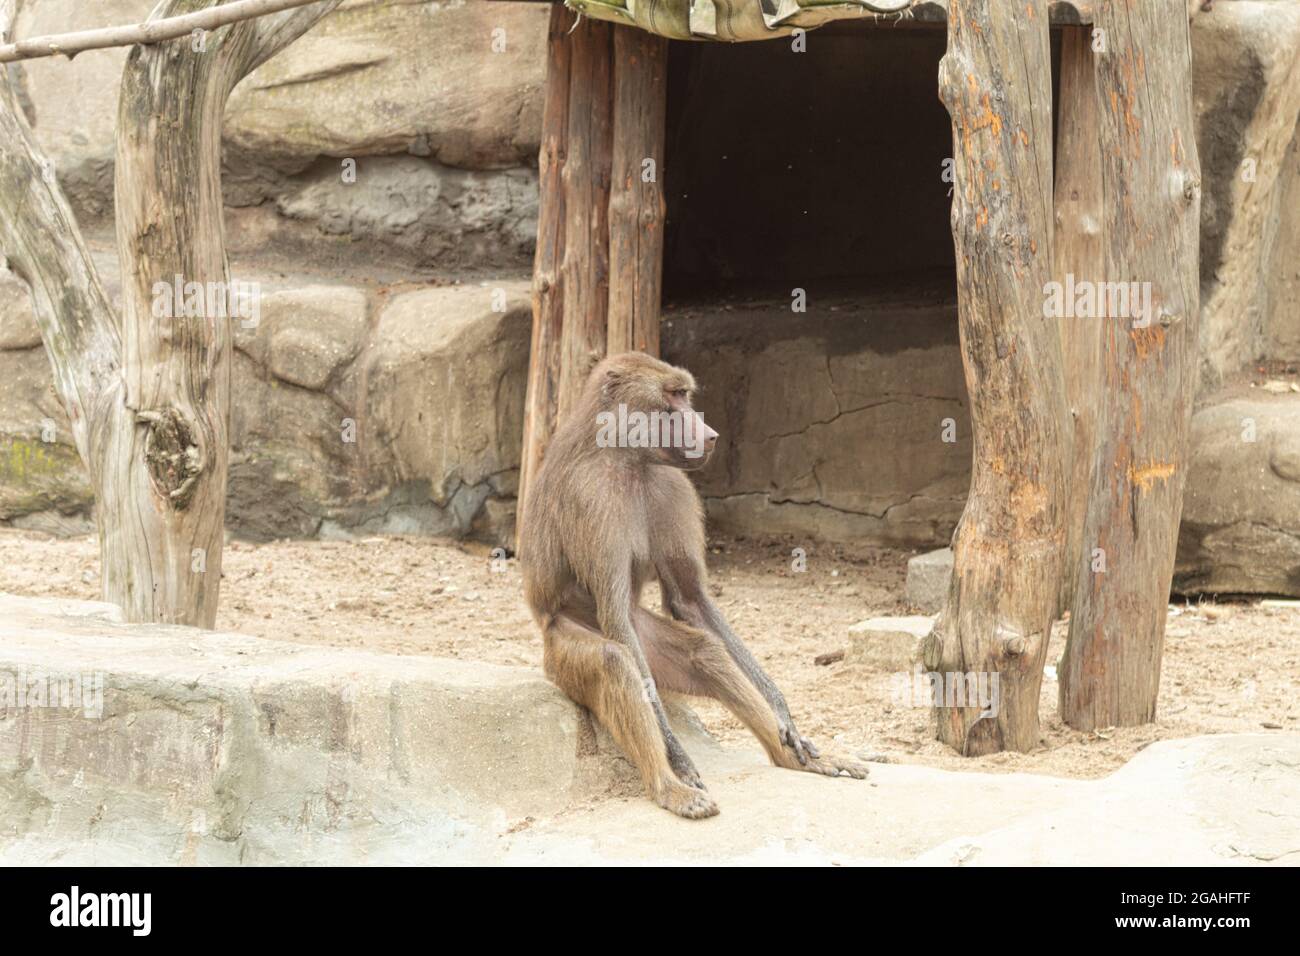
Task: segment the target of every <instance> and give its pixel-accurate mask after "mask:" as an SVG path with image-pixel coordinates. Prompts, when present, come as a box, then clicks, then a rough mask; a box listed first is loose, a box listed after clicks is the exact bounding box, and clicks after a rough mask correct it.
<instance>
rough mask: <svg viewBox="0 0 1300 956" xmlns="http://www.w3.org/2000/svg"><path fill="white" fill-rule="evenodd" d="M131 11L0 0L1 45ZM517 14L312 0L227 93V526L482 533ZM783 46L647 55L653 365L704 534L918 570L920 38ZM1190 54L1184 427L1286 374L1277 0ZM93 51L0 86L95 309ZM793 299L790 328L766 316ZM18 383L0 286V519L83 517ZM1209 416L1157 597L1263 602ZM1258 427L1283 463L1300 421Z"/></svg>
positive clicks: (108, 171)
mask: <svg viewBox="0 0 1300 956" xmlns="http://www.w3.org/2000/svg"><path fill="white" fill-rule="evenodd" d="M152 5H153V0H101V2H99V3H96V4H93V5H84V4H77V3H73V2H72V0H22V2H21V5H20V9H19V18H18V24H17V32H18V34H19V35H20V36H30V35H33V34H36V33H41V32H54V31H59V30H64V29H68V28H69V27H70V25H76V26H84V27H93V26H98V25H105V24H110V23H124V22H128V21H132V20H138V19H141V18H142V17H144V16H145V15H147V13H148V12H149V10H150V9H151V7H152ZM545 25H546V10H545V8H544V5H541V4H532V3H500V2H493V3H486V2H478V0H452V2H446V3H436V2H419V0H413V2H405V0H348V2H345V3H344V4H343V5H342V6H340V8H339V9H338V10H337V11H335V12H334V13H332V14H331V15H330V16H328V17H327V18H325V19H324V20H323V21H322V22H321V23H320V24H319V25H318V26H317V28H315V29H314V30H313V31H312V32H311V33H310V34H309V35H307V36H306V37H304V38H303V39H302V40H301V41H299V42H298V43H296V44H294V45H293V46H291V47H290V48H289V49H288V50H286V51H285V53H283V54H281V55H280V56H278V57H276V58H275V59H273V60H272V61H270V62H268V63H267V64H265V65H264V66H263V67H262V68H261V69H259V70H258V71H256V72H255V73H254V74H253V75H251V76H250V77H249V78H248V79H247V80H245V82H244V83H243V84H241V85H240V87H239V88H238V89H237V90H236V91H235V94H234V96H233V97H232V100H231V103H230V107H229V110H228V113H227V119H226V126H225V131H224V154H223V155H224V164H223V165H224V175H223V183H224V189H225V195H226V202H227V245H228V249H229V252H230V256H231V261H232V269H233V270H234V272H235V273H236V275H237V276H238V277H239V278H241V279H242V280H244V281H255V282H257V283H258V284H259V285H260V287H261V289H262V292H263V299H262V310H261V311H262V314H261V321H260V323H259V325H258V326H257V327H256V328H253V329H240V330H239V335H238V341H237V349H238V351H237V355H236V359H235V367H234V374H235V392H234V394H235V407H234V410H233V421H232V436H233V456H232V469H231V481H230V496H231V497H230V510H229V522H230V526H231V528H232V530H233V531H234V532H235V533H238V534H245V535H251V536H255V537H268V536H282V535H317V534H319V535H331V534H346V533H352V532H354V531H362V532H371V531H381V532H382V531H394V532H398V531H401V532H418V533H446V534H466V533H480V534H484V535H486V536H487V537H489V538H491V539H494V540H499V541H503V542H504V541H506V540H508V539H509V538H510V527H511V523H512V519H513V515H512V506H513V495H514V492H515V482H516V481H517V467H518V446H519V434H520V429H521V418H522V395H523V388H524V380H525V377H526V364H527V343H528V308H527V277H528V271H529V268H530V263H531V248H532V242H533V236H534V232H535V228H536V208H537V199H536V171H535V162H536V161H535V156H536V150H537V138H538V128H539V123H540V110H541V92H542V81H543V72H544V44H545ZM810 41H811V43H812V44H813V46H812V47H810V52H809V53H808V54H807V55H804V56H802V57H801V56H799V55H796V54H793V53H792V52H791V51H790V50H789V44H788V43H785V42H782V41H777V42H775V43H771V44H758V45H750V46H744V47H731V46H725V45H720V46H711V47H704V46H699V45H682V46H677V47H675V49H674V51H673V66H674V71H673V74H672V83H671V86H670V101H669V126H670V128H669V142H668V157H667V162H666V164H665V169H666V172H665V175H666V177H667V178H666V187H667V191H668V196H669V223H668V235H667V240H668V250H667V256H666V275H665V285H666V289H667V290H668V297H669V302H668V305H667V308H666V314H665V326H664V350H665V354H666V356H667V357H668V358H670V359H672V360H674V361H678V362H681V363H682V364H685V365H687V366H689V367H691V368H693V369H695V370H696V371H697V373H699V374H700V377H701V379H702V380H703V382H704V383H705V385H706V389H705V391H704V394H703V395H702V397H701V403H702V406H703V408H704V410H705V412H706V414H707V415H709V417H710V418H711V419H712V420H713V421H714V422H715V423H716V424H717V425H718V426H719V430H720V431H721V432H722V436H723V437H722V442H723V446H722V453H721V455H720V456H719V461H720V463H719V464H718V465H717V466H715V467H713V468H711V469H710V470H709V471H708V472H707V473H706V474H704V475H703V476H702V477H701V490H702V492H703V493H704V495H705V497H706V501H707V504H708V508H709V512H710V516H711V518H712V520H713V521H714V522H715V525H716V526H717V527H719V528H722V529H726V530H731V531H736V532H739V533H751V532H762V533H787V534H791V535H794V536H806V537H808V538H809V539H810V540H811V539H829V540H842V541H856V542H867V543H872V542H875V543H889V544H896V545H903V546H915V547H923V548H929V547H934V546H940V545H943V544H945V543H946V542H947V540H948V538H949V536H950V534H951V532H952V529H953V527H954V525H955V523H956V521H957V519H958V517H959V516H960V513H961V508H962V504H963V500H964V496H965V493H966V487H967V483H968V479H969V468H970V455H971V444H970V434H969V424H968V420H967V417H968V416H967V407H966V396H965V392H964V382H963V375H962V369H961V362H960V355H959V352H958V349H957V336H956V320H955V307H954V304H953V302H952V300H951V277H950V276H949V275H948V274H947V270H950V268H951V240H950V236H949V232H948V224H947V198H946V195H945V194H944V189H945V185H944V183H943V181H942V178H941V176H940V173H941V160H942V155H941V154H942V153H943V152H944V150H945V148H946V146H947V140H946V136H947V131H946V122H947V120H946V116H945V115H944V114H943V111H942V108H941V107H940V106H938V105H937V102H936V101H935V99H934V86H933V77H934V74H935V70H936V69H937V60H938V57H939V56H940V55H941V54H942V49H943V41H942V34H940V33H930V32H926V31H921V30H914V31H897V32H896V33H895V32H891V31H875V32H872V33H868V34H863V33H861V32H857V33H855V32H853V29H852V28H838V27H837V28H832V29H828V30H824V31H818V32H815V33H813V34H810ZM1193 44H1194V55H1195V69H1196V76H1195V86H1194V97H1195V102H1196V105H1197V111H1198V117H1199V129H1198V136H1199V141H1200V148H1201V155H1202V164H1203V168H1204V169H1203V171H1204V191H1205V202H1204V219H1203V223H1202V267H1203V268H1202V289H1203V303H1204V309H1203V316H1202V330H1203V350H1202V351H1203V356H1202V369H1201V371H1202V379H1203V382H1204V384H1205V387H1204V389H1203V398H1202V404H1203V405H1204V406H1205V409H1207V410H1212V409H1214V408H1216V407H1218V406H1219V405H1221V404H1223V402H1225V401H1232V400H1235V399H1234V398H1232V396H1231V395H1229V396H1228V397H1226V398H1225V397H1223V396H1216V394H1215V392H1214V390H1215V389H1217V388H1218V387H1219V386H1220V385H1221V384H1223V383H1228V384H1232V383H1233V382H1234V381H1235V380H1237V379H1239V378H1240V376H1241V374H1242V371H1243V369H1247V368H1250V367H1253V366H1254V365H1255V364H1256V363H1258V362H1260V361H1261V360H1282V362H1283V365H1285V363H1286V361H1287V360H1291V361H1295V360H1297V359H1300V306H1297V295H1298V294H1300V139H1298V138H1297V132H1298V130H1300V127H1298V126H1297V119H1298V118H1300V54H1298V53H1297V51H1298V50H1300V2H1297V0H1221V2H1219V3H1218V4H1216V5H1215V6H1214V8H1213V9H1212V10H1211V11H1209V12H1202V13H1199V14H1198V15H1197V16H1196V18H1195V20H1194V23H1193ZM867 54H869V55H867ZM124 56H125V52H124V51H122V50H108V51H95V52H91V53H86V54H83V55H80V56H78V57H77V59H76V60H75V61H73V62H71V63H69V62H66V61H63V60H55V59H45V60H36V61H31V62H28V63H24V64H21V65H18V66H14V67H12V68H11V69H12V71H13V74H14V76H15V77H16V79H17V80H18V85H19V88H20V91H21V93H22V96H23V100H24V104H25V107H26V109H27V111H28V114H29V117H30V118H31V119H32V121H33V123H34V127H35V130H36V133H37V136H38V138H39V139H40V141H41V142H42V144H43V146H44V147H45V148H46V150H47V151H49V153H50V155H51V156H52V158H53V160H54V162H55V165H56V169H57V170H58V173H59V176H60V178H61V181H62V182H63V184H64V186H65V188H66V189H67V191H68V193H69V195H70V197H71V198H72V200H73V203H74V206H75V207H76V209H77V211H78V215H79V217H80V218H81V219H82V221H83V224H84V226H85V228H86V232H87V234H88V237H89V239H90V243H91V246H92V250H93V251H94V253H95V256H96V260H97V262H98V263H99V265H100V268H101V271H102V272H103V274H104V276H105V279H106V282H107V284H108V286H109V288H110V292H111V293H114V294H115V291H116V271H117V266H116V254H115V251H114V249H113V245H112V232H111V227H112V164H113V126H114V122H113V118H114V114H115V108H116V106H115V104H116V95H117V85H118V78H119V74H120V71H121V67H122V62H123V59H124ZM756 74H762V75H763V76H764V78H765V82H764V84H762V87H761V89H762V96H755V97H751V98H746V99H745V100H744V102H743V103H741V104H740V105H738V106H737V107H736V108H735V109H734V110H733V109H730V108H728V107H727V106H726V102H727V101H726V99H725V98H724V97H721V96H720V95H719V91H720V90H728V89H744V88H745V84H746V82H747V78H748V77H751V76H753V75H756ZM835 83H839V84H841V86H844V85H845V84H847V87H846V89H847V88H849V87H854V88H856V87H863V88H867V87H870V88H873V89H876V90H878V93H879V95H877V96H874V97H863V98H861V99H860V100H854V99H853V98H852V97H851V95H850V93H849V92H846V89H841V88H840V86H834V87H833V88H832V87H828V85H827V84H832V85H833V84H835ZM809 90H815V91H817V95H816V96H810V95H809V94H808V91H809ZM71 103H75V104H76V108H75V109H71V108H69V104H71ZM755 104H758V105H760V106H762V109H758V107H757V106H755ZM773 112H775V113H776V114H777V115H778V117H779V119H778V120H776V121H772V120H770V117H771V116H772V114H773ZM764 117H769V119H765V118H764ZM767 123H771V124H772V125H771V126H770V127H768V126H765V125H764V124H767ZM873 157H874V158H873ZM1247 171H1249V175H1247ZM756 197H758V198H756ZM828 217H829V218H828ZM784 221H789V222H792V223H794V227H791V228H789V229H785V228H782V222H784ZM824 221H829V222H833V223H835V228H833V229H826V228H824V227H819V226H817V225H815V224H814V222H816V223H820V222H824ZM795 227H797V228H795ZM886 233H889V234H891V235H897V236H901V237H906V239H907V241H906V242H904V241H902V240H901V239H899V240H889V239H883V238H882V237H884V236H885V234H886ZM904 275H906V278H904ZM719 280H724V281H719ZM795 287H800V288H803V289H804V291H805V292H806V294H807V305H806V311H802V312H799V311H793V310H792V309H791V308H790V303H789V301H788V300H784V301H783V299H782V297H784V296H787V295H788V294H789V290H790V289H792V288H795ZM50 382H51V380H50V373H49V369H48V366H47V364H46V361H45V357H44V355H43V350H42V348H41V346H40V344H39V336H38V334H37V333H36V330H35V326H34V324H33V322H32V320H31V316H30V309H29V306H28V304H27V300H26V294H25V291H24V290H23V289H22V287H21V285H20V284H19V283H17V281H16V280H14V279H13V278H12V277H11V276H8V274H7V273H2V272H0V522H5V523H12V524H27V525H33V526H39V527H49V528H51V529H53V530H69V529H76V528H84V527H86V526H87V524H86V515H87V512H88V508H89V506H90V504H91V496H90V491H89V488H88V486H87V483H86V480H85V477H84V472H83V469H82V468H81V466H80V463H79V462H78V461H77V458H76V454H75V451H74V450H73V448H72V446H71V444H70V442H69V434H68V429H67V425H66V418H65V417H64V414H63V412H62V409H61V408H60V406H59V403H58V402H57V400H56V398H55V396H54V394H53V391H52V388H51V384H50ZM1233 415H1236V411H1233V412H1232V413H1231V414H1229V413H1226V412H1223V413H1220V412H1216V413H1213V414H1209V413H1205V414H1202V415H1201V416H1198V419H1197V426H1196V430H1195V441H1196V443H1197V449H1198V453H1197V457H1196V459H1195V461H1194V464H1193V467H1194V473H1193V475H1192V476H1191V478H1190V480H1189V505H1188V522H1187V528H1186V529H1185V534H1184V547H1183V548H1182V549H1181V550H1180V565H1179V568H1180V570H1179V575H1180V578H1179V580H1180V581H1181V582H1183V584H1184V585H1185V586H1186V587H1187V588H1189V589H1210V590H1212V589H1216V588H1221V587H1234V588H1235V587H1239V586H1240V587H1251V588H1263V587H1268V588H1277V587H1284V588H1285V589H1288V590H1293V591H1294V590H1295V589H1298V588H1300V584H1293V583H1290V582H1292V577H1290V576H1289V575H1290V572H1289V571H1285V570H1281V571H1278V572H1277V573H1272V572H1270V573H1268V574H1261V575H1255V576H1254V578H1253V580H1254V583H1253V584H1250V583H1249V582H1244V581H1243V579H1242V578H1241V576H1240V575H1238V576H1237V577H1232V576H1231V575H1226V576H1225V575H1224V574H1221V573H1220V571H1222V570H1223V569H1225V568H1230V567H1235V566H1239V565H1241V564H1243V562H1244V561H1245V557H1244V556H1245V555H1246V553H1247V552H1248V551H1250V550H1251V549H1252V548H1255V545H1250V546H1247V545H1246V544H1244V543H1243V542H1244V541H1245V538H1244V537H1243V534H1244V532H1242V529H1243V528H1250V529H1254V530H1253V531H1252V532H1251V533H1252V534H1257V533H1258V534H1263V535H1265V536H1267V535H1269V534H1272V533H1273V531H1271V530H1269V529H1274V530H1276V529H1279V528H1280V529H1282V532H1281V533H1283V534H1284V535H1285V536H1288V537H1287V539H1286V540H1283V541H1281V543H1280V544H1279V541H1278V540H1273V545H1277V546H1278V547H1282V548H1283V550H1282V551H1270V552H1269V553H1270V554H1272V555H1273V557H1272V558H1270V560H1272V561H1273V563H1274V564H1275V565H1277V567H1278V568H1280V569H1285V568H1289V567H1291V565H1290V564H1289V563H1288V562H1289V561H1290V558H1289V557H1288V555H1289V554H1290V551H1288V550H1286V549H1287V548H1289V547H1290V543H1289V536H1292V535H1293V532H1295V531H1296V529H1297V528H1300V517H1291V518H1288V517H1287V516H1286V514H1284V513H1278V512H1276V508H1274V507H1273V504H1276V501H1274V502H1273V504H1269V503H1266V502H1264V501H1262V500H1260V497H1261V496H1257V495H1254V494H1253V493H1251V492H1250V489H1251V487H1253V486H1252V485H1250V484H1249V481H1248V479H1247V477H1246V472H1245V471H1244V470H1243V469H1244V468H1245V465H1244V464H1242V467H1241V468H1237V467H1235V466H1234V467H1228V466H1227V465H1226V464H1225V463H1226V461H1227V460H1228V459H1226V458H1225V457H1223V456H1219V457H1218V458H1214V456H1213V454H1211V452H1212V450H1213V449H1216V448H1218V449H1225V448H1228V447H1230V444H1228V443H1229V440H1230V435H1228V433H1227V432H1225V433H1224V434H1219V433H1217V432H1216V431H1215V429H1216V428H1218V427H1220V426H1221V425H1222V427H1224V428H1227V427H1228V424H1230V419H1231V418H1232V416H1233ZM1223 416H1227V417H1223ZM1267 420H1268V422H1270V425H1269V428H1270V431H1269V434H1270V435H1273V434H1278V435H1283V436H1284V437H1283V438H1280V439H1278V441H1281V442H1282V443H1283V444H1285V443H1286V442H1290V441H1291V439H1290V438H1287V437H1285V436H1286V435H1290V434H1293V433H1294V430H1295V429H1296V428H1297V427H1300V426H1297V425H1295V424H1292V421H1293V419H1292V418H1289V417H1288V416H1286V415H1284V414H1280V413H1276V412H1275V413H1271V414H1270V416H1269V417H1268V419H1267ZM1225 422H1226V423H1228V424H1224V423H1225ZM349 423H351V424H349ZM349 429H350V430H351V431H350V432H349ZM345 433H348V434H350V436H351V438H352V439H353V440H347V439H346V438H345V437H344V436H345ZM1225 436H1226V437H1225ZM1272 440H1273V439H1270V441H1272ZM1270 447H1272V446H1271V445H1270ZM1257 452H1258V453H1259V454H1263V452H1261V451H1260V450H1259V449H1258V448H1255V449H1250V455H1255V454H1256V453H1257ZM1225 454H1226V452H1225ZM1207 455H1208V456H1209V457H1207ZM1250 455H1247V456H1246V459H1243V462H1244V461H1245V460H1247V459H1248V460H1249V461H1252V462H1254V461H1255V459H1254V458H1251V457H1250ZM1211 459H1213V461H1212V460H1211ZM1262 461H1263V459H1260V462H1262ZM1213 462H1219V464H1214V463H1213ZM1260 462H1256V463H1255V464H1258V465H1259V466H1260V467H1264V465H1263V464H1260ZM1251 467H1255V466H1254V465H1251ZM1268 467H1269V468H1272V466H1271V465H1269V466H1268ZM1270 474H1274V475H1275V476H1276V474H1277V472H1276V469H1273V470H1272V471H1271V472H1270ZM1249 480H1250V481H1253V480H1254V479H1249ZM1270 480H1271V479H1270ZM1279 480H1282V479H1279ZM1285 480H1291V479H1285ZM1279 494H1281V495H1282V497H1281V498H1278V499H1277V500H1288V501H1289V498H1287V497H1286V494H1285V493H1283V492H1279ZM1226 497H1231V498H1232V499H1233V501H1232V502H1231V508H1228V509H1227V510H1225V507H1226V505H1227V504H1228V503H1226V502H1224V501H1223V500H1222V499H1223V498H1226ZM1229 511H1231V512H1232V513H1231V514H1229V513H1228V512H1229ZM1227 529H1236V530H1234V531H1231V532H1229V531H1228V530H1227ZM1252 540H1254V539H1252ZM1225 542H1236V543H1235V544H1233V545H1231V546H1230V545H1229V544H1228V543H1225ZM1273 545H1270V547H1272V546H1273ZM1232 548H1236V550H1235V551H1233V550H1232Z"/></svg>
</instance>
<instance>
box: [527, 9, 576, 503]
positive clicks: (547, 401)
mask: <svg viewBox="0 0 1300 956" xmlns="http://www.w3.org/2000/svg"><path fill="white" fill-rule="evenodd" d="M574 20H575V17H574V15H573V14H572V13H570V12H569V11H568V10H566V9H565V8H564V6H563V5H562V4H556V5H555V6H553V7H551V17H550V27H549V30H548V32H547V38H546V50H547V54H546V57H547V59H546V95H545V100H544V103H543V106H542V137H541V148H540V150H539V151H538V155H537V193H538V210H537V251H536V256H535V258H534V260H533V334H532V343H531V347H530V351H529V353H528V390H527V396H526V398H525V401H524V445H523V452H522V454H521V456H520V462H519V493H518V500H517V507H516V513H517V514H519V515H522V514H523V513H524V500H525V496H526V495H527V493H528V486H529V483H530V482H531V480H532V477H533V476H534V475H536V474H537V469H538V468H540V467H541V464H542V455H543V454H544V452H545V449H546V445H547V443H548V442H549V441H550V438H551V433H552V432H553V431H554V429H555V417H556V414H557V412H558V409H559V390H560V366H561V337H562V331H563V328H564V277H563V274H562V271H561V266H562V263H563V261H564V232H565V217H564V189H563V175H564V165H565V159H566V154H567V144H568V130H569V82H570V77H569V74H570V65H571V62H572V43H571V42H570V39H569V31H570V30H571V29H572V28H573V24H574Z"/></svg>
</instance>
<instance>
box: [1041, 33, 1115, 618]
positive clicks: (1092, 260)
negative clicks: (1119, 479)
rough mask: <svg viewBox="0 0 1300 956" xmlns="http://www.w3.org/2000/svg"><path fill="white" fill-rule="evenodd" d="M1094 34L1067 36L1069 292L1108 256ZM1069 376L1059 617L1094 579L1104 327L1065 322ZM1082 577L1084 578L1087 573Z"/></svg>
mask: <svg viewBox="0 0 1300 956" xmlns="http://www.w3.org/2000/svg"><path fill="white" fill-rule="evenodd" d="M1095 56H1096V55H1095V54H1094V53H1093V52H1092V31H1091V30H1088V29H1085V28H1083V27H1066V28H1065V29H1063V30H1062V31H1061V71H1060V76H1061V79H1060V95H1059V97H1058V103H1057V115H1058V119H1057V122H1056V127H1057V145H1056V186H1055V190H1056V194H1055V202H1056V222H1055V233H1054V236H1053V250H1052V251H1053V260H1054V262H1055V267H1054V268H1053V270H1052V271H1053V277H1054V278H1055V279H1056V281H1057V282H1060V283H1061V284H1062V287H1063V288H1064V287H1068V286H1070V285H1071V283H1079V282H1092V283H1096V282H1100V281H1102V280H1103V278H1104V276H1105V262H1104V257H1103V250H1102V221H1103V218H1104V217H1103V212H1102V203H1103V196H1102V187H1101V146H1100V143H1101V133H1100V129H1099V125H1098V124H1099V123H1100V112H1099V105H1098V103H1097V81H1096V64H1095V62H1094V59H1095ZM1060 329H1061V356H1062V372H1063V374H1064V377H1065V393H1066V399H1067V400H1068V402H1069V405H1070V416H1069V419H1068V422H1067V425H1068V428H1069V436H1070V456H1071V457H1070V460H1069V471H1068V479H1069V480H1068V482H1067V487H1068V502H1069V512H1068V514H1069V519H1068V525H1067V527H1068V533H1067V535H1066V541H1067V542H1068V544H1067V547H1066V550H1065V553H1066V555H1067V559H1066V565H1065V570H1064V573H1063V574H1062V575H1061V602H1060V609H1061V610H1066V609H1068V608H1069V606H1070V603H1071V601H1072V600H1073V598H1074V588H1075V582H1076V580H1077V579H1078V574H1079V573H1091V572H1090V571H1089V570H1088V568H1090V566H1091V558H1092V549H1091V548H1090V547H1089V548H1085V547H1084V546H1083V542H1082V538H1083V522H1084V516H1085V515H1086V513H1087V507H1088V494H1089V492H1090V491H1091V489H1092V468H1093V465H1094V463H1095V461H1096V458H1097V420H1096V418H1097V404H1098V401H1099V399H1100V396H1099V392H1100V390H1101V342H1102V333H1103V325H1102V323H1101V322H1099V321H1096V320H1093V319H1081V318H1078V317H1076V316H1068V315H1063V316H1062V317H1061V320H1060ZM1081 569H1082V570H1081Z"/></svg>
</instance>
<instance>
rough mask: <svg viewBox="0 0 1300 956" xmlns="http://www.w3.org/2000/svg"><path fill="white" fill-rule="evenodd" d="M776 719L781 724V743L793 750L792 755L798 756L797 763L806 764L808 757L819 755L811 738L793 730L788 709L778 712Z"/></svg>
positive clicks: (814, 757)
mask: <svg viewBox="0 0 1300 956" xmlns="http://www.w3.org/2000/svg"><path fill="white" fill-rule="evenodd" d="M777 721H778V723H779V724H780V726H781V743H783V744H785V745H786V746H787V747H789V748H790V749H791V750H793V751H794V755H795V756H796V757H798V758H799V763H801V764H806V763H807V762H808V759H809V758H810V757H811V758H813V759H816V758H817V757H820V756H821V751H819V750H818V749H817V748H816V747H814V746H813V742H812V741H811V740H809V739H808V738H807V737H801V736H799V731H797V730H795V727H794V721H793V720H791V719H790V712H789V711H786V712H785V713H784V714H778V715H777Z"/></svg>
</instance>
